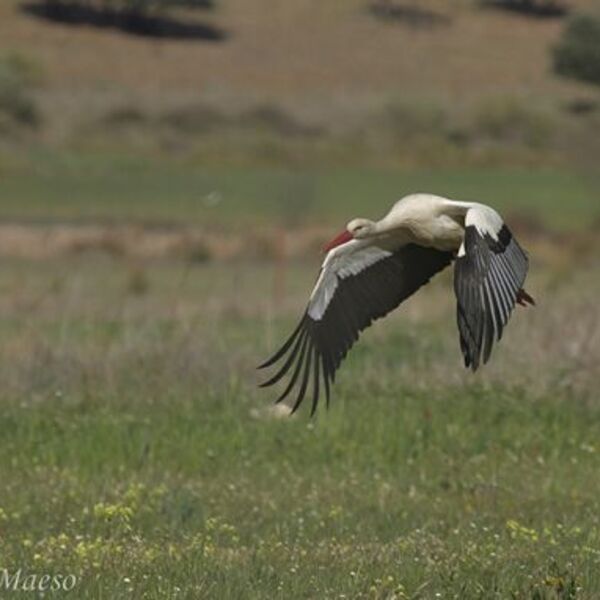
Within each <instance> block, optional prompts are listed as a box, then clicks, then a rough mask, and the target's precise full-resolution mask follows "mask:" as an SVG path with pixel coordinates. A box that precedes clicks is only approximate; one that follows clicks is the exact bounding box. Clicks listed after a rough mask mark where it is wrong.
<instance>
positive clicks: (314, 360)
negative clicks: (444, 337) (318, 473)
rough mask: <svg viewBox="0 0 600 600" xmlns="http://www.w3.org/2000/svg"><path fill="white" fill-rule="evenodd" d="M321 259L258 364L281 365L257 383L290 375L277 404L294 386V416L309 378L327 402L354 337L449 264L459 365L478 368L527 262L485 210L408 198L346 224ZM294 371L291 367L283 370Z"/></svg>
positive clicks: (520, 296)
mask: <svg viewBox="0 0 600 600" xmlns="http://www.w3.org/2000/svg"><path fill="white" fill-rule="evenodd" d="M325 249H326V251H327V255H326V257H325V260H324V261H323V264H322V266H321V271H320V273H319V277H318V278H317V282H316V284H315V287H314V288H313V291H312V293H311V295H310V298H309V302H308V307H307V309H306V312H305V314H304V316H303V318H302V320H301V321H300V324H299V325H298V327H297V328H296V330H295V331H294V333H293V334H292V336H291V337H290V338H289V339H288V340H287V342H286V343H285V344H284V345H283V347H282V348H281V349H280V350H279V351H278V352H277V353H276V354H275V355H274V356H273V357H271V358H270V359H269V360H267V361H266V362H265V363H264V364H263V365H261V367H267V366H270V365H272V364H274V363H276V362H277V361H279V360H280V359H283V358H284V357H286V358H285V360H284V362H283V366H282V367H281V368H280V370H279V371H278V372H277V373H276V374H275V375H274V376H273V377H272V378H271V379H269V380H268V381H267V382H265V383H264V384H263V385H271V384H274V383H276V382H277V381H279V380H280V379H281V378H282V377H283V376H284V375H286V374H287V373H288V372H289V371H290V370H291V371H292V374H291V377H290V381H289V383H288V386H287V388H286V389H285V391H284V392H283V394H281V396H280V397H279V399H278V401H280V400H283V399H284V398H285V397H286V396H287V395H288V394H289V393H290V392H291V390H292V389H293V388H294V386H295V385H296V383H297V382H298V384H299V390H298V395H297V398H296V402H295V404H294V410H295V409H296V408H298V406H299V405H300V403H301V402H302V399H303V398H304V396H305V395H306V393H307V391H308V386H309V380H311V381H312V395H313V411H314V410H315V408H316V406H317V402H318V398H319V394H320V389H321V385H322V386H323V387H324V388H325V393H326V397H327V400H329V388H330V384H331V383H332V382H333V380H334V377H335V372H336V370H337V368H338V367H339V365H340V363H341V361H342V360H343V358H344V357H345V355H346V353H347V351H348V350H349V349H350V347H351V346H352V344H353V343H354V342H355V341H356V339H357V338H358V334H359V333H360V331H362V330H363V329H365V328H366V327H368V326H369V325H370V324H371V322H372V321H374V320H375V319H378V318H380V317H383V316H384V315H386V314H387V313H388V312H390V311H391V310H393V309H394V308H396V307H397V306H398V305H399V304H400V303H401V302H402V301H403V300H405V299H406V298H407V297H409V296H410V295H412V294H413V293H414V292H416V291H417V290H418V289H419V288H420V287H421V286H422V285H424V284H425V283H427V282H428V281H429V279H430V278H431V277H432V276H433V275H435V274H436V273H437V272H439V271H441V270H442V269H444V268H445V267H447V266H448V265H449V264H450V263H451V262H452V261H453V260H454V259H456V266H455V276H454V290H455V293H456V297H457V323H458V328H459V333H460V343H461V349H462V352H463V356H464V359H465V365H466V366H467V367H471V368H472V369H473V370H476V369H477V368H478V367H479V365H480V363H481V362H484V363H485V362H487V360H488V358H489V356H490V353H491V349H492V345H493V343H494V341H497V340H499V339H500V337H501V336H502V331H503V328H504V326H505V325H506V323H507V322H508V318H509V316H510V313H511V312H512V309H513V308H514V305H515V303H520V304H523V305H525V304H526V303H530V304H533V300H532V298H531V297H530V296H529V295H528V294H527V293H526V292H525V291H524V290H523V289H522V286H523V283H524V281H525V276H526V274H527V267H528V261H527V256H526V254H525V253H524V252H523V250H522V249H521V247H520V246H519V244H518V243H517V241H516V240H515V239H514V238H513V236H512V234H511V233H510V231H509V230H508V228H507V227H506V225H505V224H504V222H503V220H502V218H501V217H500V215H499V214H498V213H497V212H496V211H495V210H494V209H492V208H490V207H489V206H486V205H484V204H479V203H476V202H459V201H456V200H450V199H448V198H443V197H441V196H435V195H432V194H411V195H410V196H406V197H404V198H402V199H401V200H399V201H398V202H396V203H395V204H394V206H393V207H392V208H391V210H390V211H389V212H388V214H387V215H385V216H384V217H383V218H382V219H381V220H379V221H376V222H374V221H370V220H368V219H354V220H353V221H350V223H349V224H348V226H347V228H346V230H345V231H343V232H342V233H341V234H340V235H338V236H337V237H336V238H334V239H333V240H332V241H331V242H330V243H329V244H328V245H327V246H326V248H325ZM292 367H293V369H292Z"/></svg>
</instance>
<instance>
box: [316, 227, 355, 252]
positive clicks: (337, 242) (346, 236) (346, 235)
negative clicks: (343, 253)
mask: <svg viewBox="0 0 600 600" xmlns="http://www.w3.org/2000/svg"><path fill="white" fill-rule="evenodd" d="M353 239H354V238H353V237H352V234H351V233H350V232H349V231H347V230H344V231H342V233H340V234H339V235H336V236H335V237H334V238H333V239H332V240H331V241H330V242H329V243H328V244H327V245H326V246H325V247H324V248H323V250H325V252H329V251H330V250H333V249H334V248H336V247H337V246H341V245H342V244H345V243H346V242H349V241H350V240H353Z"/></svg>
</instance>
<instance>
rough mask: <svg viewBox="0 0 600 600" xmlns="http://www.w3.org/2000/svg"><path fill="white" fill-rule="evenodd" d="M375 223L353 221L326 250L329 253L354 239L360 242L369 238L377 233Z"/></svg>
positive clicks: (359, 220) (363, 220) (364, 220)
mask: <svg viewBox="0 0 600 600" xmlns="http://www.w3.org/2000/svg"><path fill="white" fill-rule="evenodd" d="M375 228H376V226H375V223H374V222H373V221H369V219H353V220H352V221H350V223H348V225H346V229H344V231H342V233H340V234H339V235H337V236H336V237H334V238H333V239H332V240H331V241H330V242H329V243H328V244H327V245H326V246H325V248H324V250H325V252H329V251H330V250H333V249H334V248H337V247H338V246H341V245H342V244H346V243H347V242H350V241H352V240H354V239H356V240H360V239H364V238H367V237H369V236H370V235H372V234H374V233H375Z"/></svg>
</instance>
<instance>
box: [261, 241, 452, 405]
mask: <svg viewBox="0 0 600 600" xmlns="http://www.w3.org/2000/svg"><path fill="white" fill-rule="evenodd" d="M452 259H453V254H452V253H451V252H442V251H439V250H434V249H433V248H424V247H422V246H417V245H415V244H409V245H406V246H403V247H401V248H399V249H397V250H394V251H390V250H384V249H382V248H379V247H376V246H366V245H364V244H363V243H362V242H360V241H357V240H353V241H351V242H349V243H347V244H345V245H344V249H343V250H338V249H335V250H333V251H331V252H330V253H329V254H328V255H327V257H326V259H325V261H324V263H323V266H322V267H321V271H320V273H319V277H318V279H317V283H316V285H315V287H314V289H313V292H312V294H311V297H310V300H309V303H308V307H307V309H306V312H305V313H304V315H303V317H302V319H301V320H300V323H299V324H298V326H297V327H296V329H295V330H294V332H293V333H292V335H291V336H290V337H289V338H288V340H287V341H286V342H285V344H283V346H282V347H281V348H280V349H279V350H278V351H277V352H276V353H275V354H274V355H273V356H272V357H271V358H269V359H268V360H267V361H266V362H264V363H263V364H262V365H260V367H259V368H264V367H269V366H272V365H274V364H275V363H277V362H279V361H281V363H282V364H281V366H280V368H279V370H278V371H277V372H276V373H275V375H273V377H271V378H270V379H269V380H268V381H266V382H265V383H263V384H262V387H264V386H269V385H273V384H275V383H276V382H278V381H279V380H280V379H282V378H283V377H284V376H285V375H286V374H287V373H289V372H291V376H290V378H289V381H288V383H287V386H286V388H285V390H284V391H283V393H282V394H281V395H280V396H279V398H278V399H277V402H281V401H282V400H283V399H284V398H286V397H287V396H288V394H290V393H291V392H292V390H293V389H294V388H295V387H297V388H298V392H297V396H296V400H295V402H294V406H293V408H292V412H293V411H295V410H296V409H297V408H298V407H299V406H300V403H301V402H302V400H303V399H304V397H305V396H306V393H307V391H308V390H309V383H310V382H311V380H312V409H311V415H312V414H314V412H315V410H316V408H317V404H318V401H319V395H320V391H321V389H322V388H324V390H325V396H326V399H327V403H328V404H329V392H330V385H331V383H333V381H334V378H335V372H336V370H337V369H338V367H339V366H340V363H341V362H342V360H343V359H344V357H345V356H346V354H347V352H348V350H349V349H350V348H351V347H352V345H353V344H354V342H355V341H356V340H357V339H358V336H359V333H360V332H361V331H362V330H363V329H366V328H367V327H369V325H370V324H371V323H372V322H373V321H374V320H376V319H379V318H381V317H383V316H384V315H386V314H387V313H389V312H390V311H391V310H393V309H394V308H396V307H397V306H398V305H399V304H400V303H401V302H402V301H403V300H405V299H406V298H408V297H409V296H410V295H412V294H413V293H414V292H416V291H417V290H418V289H419V288H420V287H421V286H422V285H424V284H425V283H427V282H428V281H429V280H430V279H431V277H432V276H433V275H435V274H436V273H437V272H438V271H441V270H442V269H443V268H445V267H447V266H448V265H449V264H450V263H451V262H452Z"/></svg>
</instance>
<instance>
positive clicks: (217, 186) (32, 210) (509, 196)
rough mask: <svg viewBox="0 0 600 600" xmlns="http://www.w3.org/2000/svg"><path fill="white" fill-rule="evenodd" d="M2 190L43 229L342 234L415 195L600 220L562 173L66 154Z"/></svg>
mask: <svg viewBox="0 0 600 600" xmlns="http://www.w3.org/2000/svg"><path fill="white" fill-rule="evenodd" d="M0 189H1V197H2V199H1V201H0V218H3V219H18V220H24V219H26V220H33V221H36V220H41V221H48V220H55V221H64V220H88V221H89V220H92V221H96V220H106V221H113V222H118V223H119V222H123V221H134V222H144V223H159V224H160V223H175V224H182V223H184V224H187V223H193V224H200V225H204V226H211V227H221V226H225V227H227V228H239V227H242V226H247V225H248V224H251V225H256V224H265V223H271V224H273V223H283V224H285V225H288V226H291V225H295V226H298V225H305V224H307V223H322V222H323V221H326V222H330V223H332V224H336V225H340V224H342V223H345V222H346V221H347V220H348V219H349V218H350V217H352V216H354V215H364V216H372V217H378V216H379V215H381V214H382V213H384V212H385V211H387V209H388V208H389V207H390V206H391V204H392V203H393V202H394V201H395V200H396V199H398V198H400V197H401V196H403V195H405V194H408V193H412V192H415V191H428V192H433V193H439V194H442V195H446V196H451V197H455V198H461V199H471V200H478V201H481V202H485V203H489V204H492V205H494V206H496V207H497V208H498V209H499V210H501V211H505V212H507V213H517V214H520V215H525V216H531V217H533V218H534V219H537V220H538V221H539V222H540V223H542V224H544V225H547V226H551V227H554V228H575V229H577V228H584V227H587V226H589V225H590V223H591V222H593V221H594V220H595V219H597V218H598V216H599V215H600V203H599V202H598V199H597V194H596V193H595V187H594V186H593V185H591V183H589V182H586V180H585V179H584V178H582V177H581V176H580V175H578V174H576V173H571V172H569V171H565V170H559V169H557V170H550V169H541V170H535V169H532V170H525V169H491V170H482V169H455V170H441V171H440V170H438V171H431V172H429V171H394V170H375V169H371V170H367V169H341V168H340V169H338V170H323V171H320V170H298V171H291V170H285V169H269V168H238V169H231V168H227V169H224V168H216V167H215V168H211V167H194V166H193V165H189V164H184V163H177V162H164V163H153V162H152V161H148V160H145V159H139V160H137V159H130V158H125V157H118V156H112V157H107V156H93V157H90V156H86V155H84V156H82V157H78V156H74V155H65V154H63V155H59V156H58V157H48V156H41V157H37V159H36V160H35V161H34V162H33V164H29V163H28V162H26V163H24V164H22V165H20V166H19V165H12V166H11V167H10V168H9V167H8V166H7V167H5V169H4V171H1V170H0Z"/></svg>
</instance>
